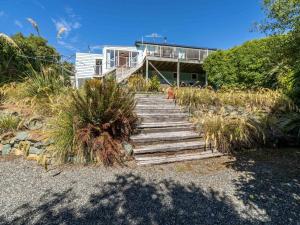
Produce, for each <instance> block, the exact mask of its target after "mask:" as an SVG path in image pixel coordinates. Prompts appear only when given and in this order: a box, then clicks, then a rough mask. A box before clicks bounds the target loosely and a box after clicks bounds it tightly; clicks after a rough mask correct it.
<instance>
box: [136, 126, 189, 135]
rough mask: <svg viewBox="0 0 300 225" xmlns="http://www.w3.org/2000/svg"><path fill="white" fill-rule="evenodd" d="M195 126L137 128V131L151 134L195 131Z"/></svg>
mask: <svg viewBox="0 0 300 225" xmlns="http://www.w3.org/2000/svg"><path fill="white" fill-rule="evenodd" d="M193 130H194V128H193V127H191V126H182V127H166V128H164V127H163V128H137V130H136V133H141V134H149V133H167V132H175V131H193Z"/></svg>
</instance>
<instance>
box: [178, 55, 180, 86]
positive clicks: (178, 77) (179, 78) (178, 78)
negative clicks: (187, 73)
mask: <svg viewBox="0 0 300 225" xmlns="http://www.w3.org/2000/svg"><path fill="white" fill-rule="evenodd" d="M179 86H180V62H179V59H178V61H177V87H179Z"/></svg>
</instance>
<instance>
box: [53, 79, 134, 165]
mask: <svg viewBox="0 0 300 225" xmlns="http://www.w3.org/2000/svg"><path fill="white" fill-rule="evenodd" d="M72 99H73V100H72V102H71V104H70V106H69V107H67V108H65V109H64V111H62V112H61V114H60V116H58V118H57V119H56V121H55V126H54V127H53V133H52V137H53V138H54V142H55V143H56V146H55V148H54V149H53V150H52V153H53V155H54V156H56V158H57V159H58V160H59V161H60V162H65V161H68V160H69V158H70V156H71V157H74V158H76V160H77V161H79V162H100V161H101V162H103V163H104V165H112V164H113V163H114V162H121V151H120V145H119V140H123V139H127V138H128V137H129V135H130V133H131V131H132V129H133V126H134V124H135V121H136V116H135V114H134V112H133V109H134V107H135V101H134V96H133V94H131V93H130V92H129V91H128V90H127V89H124V88H122V87H121V86H119V85H118V84H117V83H116V82H115V81H114V80H113V79H107V80H90V81H87V82H86V84H85V86H84V90H82V91H76V92H74V93H73V94H72ZM74 143H76V145H75V144H74Z"/></svg>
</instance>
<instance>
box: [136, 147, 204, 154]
mask: <svg viewBox="0 0 300 225" xmlns="http://www.w3.org/2000/svg"><path fill="white" fill-rule="evenodd" d="M205 150H206V146H205V145H201V144H199V146H194V147H191V146H190V147H180V148H169V149H157V150H151V151H150V150H149V151H148V150H138V149H135V150H134V151H133V153H134V155H149V156H159V155H172V154H178V152H179V153H192V152H202V151H205Z"/></svg>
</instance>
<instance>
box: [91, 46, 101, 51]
mask: <svg viewBox="0 0 300 225" xmlns="http://www.w3.org/2000/svg"><path fill="white" fill-rule="evenodd" d="M90 48H91V50H92V51H96V50H101V49H102V46H101V45H93V46H91V47H90Z"/></svg>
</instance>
